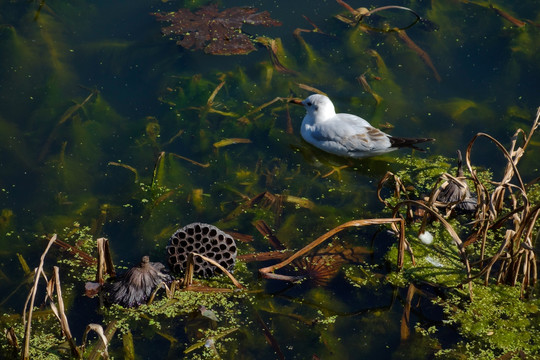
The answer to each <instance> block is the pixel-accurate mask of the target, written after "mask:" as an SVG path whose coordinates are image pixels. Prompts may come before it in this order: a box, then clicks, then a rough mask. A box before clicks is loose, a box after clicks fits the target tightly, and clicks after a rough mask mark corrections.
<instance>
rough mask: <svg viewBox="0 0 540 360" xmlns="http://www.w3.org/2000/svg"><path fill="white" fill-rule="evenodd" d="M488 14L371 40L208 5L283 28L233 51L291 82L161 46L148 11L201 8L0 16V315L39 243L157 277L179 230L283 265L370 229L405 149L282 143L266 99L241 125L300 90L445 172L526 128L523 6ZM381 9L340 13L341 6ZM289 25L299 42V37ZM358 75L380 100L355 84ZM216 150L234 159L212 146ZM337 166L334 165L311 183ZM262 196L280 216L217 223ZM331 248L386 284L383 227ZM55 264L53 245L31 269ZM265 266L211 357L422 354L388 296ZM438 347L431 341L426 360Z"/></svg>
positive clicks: (80, 324) (539, 40)
mask: <svg viewBox="0 0 540 360" xmlns="http://www.w3.org/2000/svg"><path fill="white" fill-rule="evenodd" d="M489 3H490V2H487V1H476V2H468V1H463V2H460V1H431V2H430V1H398V2H396V3H395V5H401V6H407V7H410V8H412V9H414V10H415V11H416V12H417V13H418V14H419V15H420V16H421V17H423V18H427V19H429V20H430V21H432V22H433V23H435V24H436V25H437V26H438V30H436V31H428V30H429V29H426V28H425V27H423V26H422V24H420V23H416V24H413V23H414V21H415V17H414V16H413V15H412V14H411V13H408V12H406V11H396V10H392V11H386V12H381V13H378V14H377V15H380V17H375V16H374V17H373V18H370V19H369V21H368V22H367V24H368V25H370V26H371V27H372V28H374V30H373V31H370V32H365V31H362V28H360V27H358V26H350V25H349V24H347V23H345V22H343V21H340V20H339V19H337V18H336V17H335V16H336V15H343V16H349V15H350V13H349V12H348V11H347V10H345V8H343V7H342V6H340V5H339V4H338V3H337V2H335V1H330V0H328V1H304V0H298V1H289V2H285V1H257V2H249V1H247V2H241V1H220V2H218V4H219V8H220V9H224V8H230V7H233V6H240V5H242V6H243V5H248V6H255V7H257V8H258V9H259V11H263V10H267V11H269V12H270V14H271V17H272V18H274V19H277V20H279V21H281V22H282V25H281V26H278V27H263V26H250V25H245V26H244V27H243V30H244V32H245V33H247V34H249V35H250V37H251V39H255V38H256V37H257V36H263V35H264V36H266V37H268V38H274V39H278V38H279V39H280V40H281V44H282V51H280V52H278V57H279V59H280V61H281V63H282V65H283V66H285V67H286V68H287V69H289V70H291V71H290V72H280V71H278V69H277V68H276V67H275V66H273V65H272V62H271V55H270V53H269V51H268V50H267V49H266V48H265V47H264V46H262V45H261V44H260V43H255V47H256V49H257V50H256V51H253V52H251V53H250V54H248V55H237V56H220V55H209V54H205V53H204V52H203V51H193V50H186V49H184V48H182V47H180V46H177V45H176V44H175V41H173V40H171V39H169V38H168V37H166V36H162V35H161V31H160V28H161V26H164V25H165V24H163V23H159V22H157V21H156V19H155V17H154V16H152V15H151V14H150V13H153V12H159V11H162V12H167V11H175V10H177V9H180V8H184V7H189V8H192V9H197V8H198V7H199V6H202V5H204V4H205V2H204V1H163V2H162V1H130V2H118V1H112V2H111V1H92V2H90V1H83V0H75V1H70V2H66V1H53V0H50V1H44V2H43V3H40V2H38V1H15V0H11V1H7V0H0V211H1V212H2V213H1V222H0V277H1V279H2V281H1V282H0V292H1V293H2V294H3V295H2V296H1V297H0V301H1V307H0V309H1V310H2V312H3V313H9V314H20V313H21V312H22V308H23V303H24V301H25V299H26V296H27V294H28V291H29V289H30V284H29V283H24V272H23V270H22V269H21V265H20V262H19V260H18V257H17V255H16V254H22V256H23V257H24V259H25V260H26V262H27V263H28V264H29V266H30V268H31V269H33V268H34V267H35V266H37V264H38V263H39V256H40V255H41V253H42V251H43V249H44V248H45V246H46V240H45V239H46V238H47V237H49V236H50V235H52V234H54V233H57V234H59V236H60V238H66V234H67V233H69V232H70V231H71V230H72V229H74V228H77V227H79V228H83V227H89V228H90V230H89V231H88V232H89V233H90V234H91V235H92V236H93V237H94V238H98V237H107V238H108V239H109V241H110V242H111V247H112V252H113V258H114V261H115V263H116V264H121V265H125V266H132V265H133V264H136V263H137V262H138V261H139V260H140V258H141V256H143V255H146V254H149V255H150V256H151V258H152V260H154V261H164V248H165V245H166V244H167V241H168V238H169V237H170V235H171V234H172V233H173V232H174V231H175V230H176V229H177V228H179V227H181V226H184V225H186V224H189V223H191V222H198V221H200V222H207V223H211V224H215V225H217V226H219V227H220V228H221V229H223V230H230V231H235V232H238V233H242V234H247V235H251V236H253V238H254V240H253V242H251V243H240V244H239V251H240V253H250V252H254V251H270V250H272V248H271V246H270V245H269V243H268V241H267V240H265V239H264V238H263V236H262V235H261V234H260V233H259V232H258V231H257V229H256V228H255V226H254V225H253V224H254V222H255V221H257V220H265V221H266V222H267V224H268V225H269V226H270V227H271V228H272V229H273V230H274V232H275V234H276V236H277V237H278V238H279V239H280V240H281V241H282V242H283V243H284V244H286V246H287V247H288V248H289V249H299V248H301V247H303V246H304V245H306V244H308V243H309V242H311V241H313V240H314V239H316V238H317V237H319V236H320V235H322V234H324V233H325V232H326V231H328V230H330V229H332V228H334V227H336V226H338V225H339V224H342V223H344V222H346V221H349V220H353V219H365V218H380V217H388V216H389V215H388V213H382V209H383V206H382V204H380V203H379V201H378V200H377V197H376V189H377V183H378V182H379V180H380V179H381V177H382V176H383V175H384V174H385V173H386V171H397V170H399V169H400V168H401V167H402V165H400V162H398V161H396V158H399V157H404V156H406V155H408V154H410V153H411V150H400V151H399V152H393V153H390V155H387V156H381V157H376V158H370V159H365V160H358V161H348V160H343V159H339V158H335V157H331V156H327V155H325V154H323V153H321V152H320V151H318V150H316V149H314V148H313V147H311V146H310V145H308V144H307V143H305V142H304V141H303V140H302V139H301V136H300V132H299V127H300V123H301V120H302V118H303V116H304V114H305V112H304V110H303V109H302V108H301V107H295V106H294V105H290V106H289V105H287V104H286V103H285V102H282V101H277V102H275V103H272V104H271V105H268V106H267V107H264V108H263V109H261V110H258V111H254V110H257V107H259V106H261V105H263V104H265V103H268V102H270V101H271V100H273V99H274V98H276V97H288V96H296V97H299V98H305V97H306V96H308V95H310V94H311V93H312V92H311V91H309V90H306V86H310V87H313V88H316V89H319V90H320V91H323V92H325V93H326V94H328V95H329V97H330V98H331V99H332V100H333V102H334V104H335V106H336V109H337V111H338V112H351V113H355V114H358V115H360V116H362V117H364V118H366V119H367V120H369V121H371V122H372V124H373V125H375V126H383V125H385V124H386V125H391V129H389V130H386V131H388V132H390V133H391V134H393V135H397V136H404V137H432V138H436V139H437V141H436V142H434V143H432V144H429V146H428V149H427V151H426V152H425V153H421V152H418V151H416V152H413V157H419V158H428V159H431V158H433V157H435V156H437V155H443V156H446V157H449V158H453V157H454V156H455V152H456V150H457V149H461V150H464V149H465V148H466V146H467V144H468V142H469V141H470V139H471V138H472V136H474V134H476V133H478V132H486V133H489V134H490V135H493V136H494V137H496V138H499V139H500V140H501V141H503V142H504V143H505V144H507V143H508V141H509V138H510V136H511V135H512V134H513V133H514V132H515V130H516V129H517V128H520V127H521V128H524V129H527V130H528V129H529V127H530V124H531V123H532V120H533V117H534V115H535V114H536V107H537V106H538V105H539V104H540V102H539V97H538V84H539V83H540V67H539V66H538V64H540V29H539V27H538V24H539V23H540V13H539V6H538V5H539V3H538V1H533V0H529V1H519V2H515V1H500V0H498V1H495V2H491V3H492V4H493V5H494V6H496V7H497V9H499V10H500V11H499V12H496V11H495V10H494V9H492V8H490V6H489ZM387 4H388V2H386V1H372V2H370V3H366V2H363V3H360V2H353V1H352V0H351V1H350V5H351V6H353V7H354V8H356V7H360V6H365V7H368V8H371V7H373V8H374V7H378V6H382V5H387ZM501 11H504V13H508V14H511V15H512V16H513V17H515V18H516V19H519V20H520V21H523V24H524V26H522V27H518V26H517V25H516V24H513V23H512V22H510V21H509V20H507V19H505V18H503V17H502V16H501ZM349 17H350V16H349ZM527 19H529V20H531V22H527ZM312 24H315V25H316V26H317V28H318V30H317V31H314V32H313V31H311V30H313V29H314V27H313V25H312ZM411 24H413V25H412V26H410V27H408V26H409V25H411ZM394 27H408V28H407V30H406V33H407V35H408V37H409V38H410V39H411V40H412V41H413V42H414V43H415V44H416V45H417V46H418V47H419V48H421V50H423V51H424V52H425V54H426V55H427V56H428V57H429V59H430V61H431V65H429V64H428V61H426V58H425V57H424V59H422V58H421V57H420V56H419V54H418V52H417V51H415V50H414V49H413V47H414V46H411V44H410V43H409V44H407V42H406V41H404V40H403V39H402V38H401V37H400V36H398V33H397V32H395V31H378V30H377V29H388V28H394ZM297 28H302V29H305V30H309V31H306V32H301V33H300V35H301V39H299V38H298V37H295V36H294V35H293V33H294V31H295V29H297ZM362 75H363V76H364V77H365V79H366V81H367V82H368V83H369V85H370V87H371V89H372V91H373V92H374V93H376V94H377V95H378V96H379V97H380V101H376V99H375V96H374V95H372V94H370V92H369V91H367V90H366V88H365V87H363V85H362V84H361V82H360V81H359V79H358V78H359V77H360V76H362ZM221 83H224V85H223V86H222V87H221V88H220V89H219V91H218V92H217V94H216V95H215V97H214V99H213V103H212V104H210V103H208V99H209V97H210V96H211V94H212V92H213V91H214V90H215V89H216V88H217V87H218V85H220V84H221ZM291 130H292V131H291ZM230 138H242V139H249V140H250V142H249V143H238V144H232V145H229V146H223V147H219V145H218V146H215V145H214V144H216V143H218V142H220V141H222V140H226V139H230ZM534 140H535V141H534ZM485 145H486V146H478V147H477V149H476V150H475V152H474V156H473V160H474V162H475V163H476V164H477V165H480V166H484V167H494V168H496V167H497V164H500V162H501V161H502V160H503V157H502V155H500V154H499V153H495V151H494V147H493V146H492V145H487V143H486V144H485ZM162 152H164V154H163V155H162V157H161V158H160V159H161V160H158V158H159V156H160V154H161V153H162ZM175 154H176V155H179V156H181V157H178V156H175ZM539 155H540V141H538V140H537V139H533V142H532V143H531V145H530V147H529V149H528V153H527V156H526V157H525V158H524V159H523V160H522V162H521V163H520V166H521V171H522V175H523V177H524V178H525V179H527V180H530V179H533V178H535V177H538V176H539V175H540V174H539V171H538V160H537V156H539ZM186 159H189V160H186ZM190 160H191V161H190ZM194 162H196V163H194ZM119 164H120V165H119ZM156 164H157V165H156ZM122 165H125V166H122ZM343 165H349V166H348V167H347V168H344V169H342V170H340V171H339V172H334V173H333V174H331V175H329V176H325V175H327V174H328V173H329V172H331V171H332V170H333V169H336V168H339V167H341V166H343ZM264 191H268V192H270V193H271V194H275V195H285V196H284V197H282V199H284V200H283V203H279V202H278V203H277V204H274V205H269V206H266V207H265V206H260V207H256V208H255V209H248V210H246V209H244V210H242V211H237V212H235V210H236V209H238V207H239V206H240V205H241V204H243V203H246V201H247V200H246V199H250V198H253V197H255V196H256V195H257V194H260V193H262V192H264ZM340 239H341V240H342V241H343V242H345V243H348V244H352V245H353V246H362V247H366V248H370V249H371V250H373V254H372V255H368V256H366V258H365V264H366V265H368V266H375V267H376V268H377V272H380V273H386V272H387V271H388V269H389V265H388V264H387V263H386V262H385V260H384V255H385V253H386V251H387V249H388V247H389V246H390V245H391V244H392V243H394V242H395V239H394V238H393V237H392V236H390V235H388V234H387V232H386V231H385V230H384V228H382V227H366V228H362V229H360V230H350V231H345V232H344V233H343V234H342V235H340ZM62 257H65V254H63V253H62V252H60V251H59V250H58V249H56V248H53V250H52V251H51V253H50V254H49V257H48V259H47V266H48V267H52V266H53V265H54V264H55V263H56V261H55V259H57V258H62ZM268 264H270V263H263V264H261V263H249V264H248V265H247V269H244V273H243V274H244V276H243V277H242V280H243V281H244V282H246V284H245V285H246V286H247V287H248V288H249V289H251V290H259V291H260V292H258V295H256V296H254V298H253V299H251V300H249V301H248V300H245V299H244V300H238V314H240V315H239V316H238V317H239V319H238V324H237V325H238V326H240V327H241V329H240V330H237V331H236V334H232V335H231V336H230V339H229V343H228V344H226V345H225V347H229V348H231V349H235V350H234V351H236V352H235V354H236V355H223V356H224V357H225V358H245V359H252V358H260V359H273V358H276V356H277V355H276V353H275V350H276V348H275V347H272V346H270V345H268V343H267V342H266V340H265V335H264V333H263V331H262V330H261V326H260V325H259V323H258V322H257V321H258V320H256V318H257V316H259V317H260V319H261V321H262V322H264V323H265V324H266V325H267V326H268V328H269V329H270V330H271V332H272V334H273V336H274V338H275V340H276V342H277V344H278V346H279V348H280V350H281V351H282V352H283V354H284V357H285V358H297V359H308V358H311V357H312V356H314V355H316V356H319V357H320V358H335V359H346V358H349V359H353V358H374V357H377V358H379V359H395V358H408V359H412V358H418V359H422V358H426V357H427V356H430V355H429V354H432V353H433V351H434V349H433V348H431V347H430V344H425V343H418V342H415V341H414V338H413V340H409V341H401V338H400V319H401V316H402V313H403V303H404V297H405V295H406V288H404V289H402V288H394V287H392V286H390V285H382V286H369V285H366V286H353V285H352V284H351V281H349V280H347V277H346V276H345V274H344V272H343V271H342V272H340V273H339V274H338V275H337V276H336V277H335V278H334V279H333V280H331V282H330V283H329V284H328V285H327V286H323V287H317V286H313V284H309V283H302V284H301V285H298V286H289V285H288V284H286V283H283V282H279V281H269V280H262V279H259V278H258V277H257V269H258V268H260V267H262V266H263V265H264V266H266V265H268ZM60 266H62V265H60ZM246 274H252V275H246ZM66 281H68V282H69V279H66ZM21 283H23V285H22V286H20V284H21ZM83 292H84V284H82V283H81V284H75V291H74V292H73V295H72V296H73V297H72V300H71V301H70V308H69V311H68V318H69V319H70V322H71V323H72V330H73V333H74V336H75V337H76V338H78V339H80V338H81V337H82V333H83V331H84V328H85V326H86V324H87V323H89V322H96V323H100V322H102V321H103V318H102V316H101V315H100V313H99V310H98V308H99V304H98V301H97V300H96V299H88V298H85V297H83V296H82V295H81V294H82V293H83ZM38 298H40V297H39V296H38ZM422 301H423V302H424V304H423V306H421V307H420V308H418V310H417V311H416V312H415V313H413V314H412V315H411V323H412V324H414V323H417V322H419V323H421V324H423V326H425V327H429V326H431V325H441V324H442V323H441V320H442V314H441V310H440V309H438V308H437V307H435V306H432V305H430V302H429V301H428V300H425V299H424V300H422ZM252 303H254V304H255V305H253V304H252ZM250 304H252V305H250ZM246 309H247V310H246ZM253 309H257V314H258V315H254V310H253ZM420 309H421V310H420ZM216 311H218V310H217V309H216ZM233 312H234V311H233ZM291 314H292V315H294V316H291ZM295 316H296V317H295ZM299 317H301V318H302V319H317V321H318V322H317V323H316V324H315V325H314V324H306V323H305V322H303V321H301V320H299ZM182 321H183V320H178V323H176V324H175V323H174V322H172V321H171V322H169V323H168V324H167V329H166V330H164V331H163V332H165V333H167V334H169V335H170V336H172V337H175V338H176V339H177V340H178V344H176V345H174V346H171V343H170V341H169V340H167V338H166V337H164V336H162V335H160V334H159V332H157V331H152V330H151V329H149V328H147V323H144V321H142V322H141V323H139V324H138V325H137V324H135V325H133V324H132V332H133V336H134V338H135V339H136V341H135V350H136V354H137V356H138V358H153V359H155V358H166V357H169V358H179V357H182V356H183V355H182V354H183V353H182V351H183V350H184V349H185V346H184V343H187V342H188V341H187V339H186V336H185V335H184V333H183V331H184V330H183V329H184V325H183V323H182ZM325 322H327V323H325ZM178 324H180V325H178ZM104 325H106V324H104ZM2 331H3V330H2ZM457 339H458V337H457V335H456V334H455V333H454V332H453V331H452V329H450V328H444V327H442V328H441V330H440V333H439V340H440V341H441V343H442V344H443V345H444V346H451V344H452V343H453V342H455V341H457ZM111 349H112V351H113V353H114V351H116V357H117V358H121V357H122V356H123V355H122V340H121V339H120V338H118V337H115V338H114V340H113V343H112V344H111ZM231 351H232V350H231ZM186 356H187V358H190V357H191V355H186Z"/></svg>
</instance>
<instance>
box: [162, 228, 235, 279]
mask: <svg viewBox="0 0 540 360" xmlns="http://www.w3.org/2000/svg"><path fill="white" fill-rule="evenodd" d="M192 252H194V253H197V254H200V255H203V256H206V257H207V258H210V259H212V260H215V261H216V262H217V263H219V264H220V265H221V266H223V267H224V268H225V269H227V270H229V271H230V270H231V269H232V268H233V267H234V263H235V261H236V243H235V242H234V239H233V238H232V237H231V236H230V235H228V234H226V233H224V232H223V231H221V230H220V229H218V228H217V227H215V226H213V225H210V224H204V223H192V224H189V225H186V226H184V227H183V228H181V229H179V230H177V231H176V232H175V233H174V234H173V235H172V236H171V238H170V239H169V244H168V245H167V262H168V263H169V267H170V269H171V271H172V272H173V273H175V274H182V273H184V271H185V270H186V267H187V260H188V255H189V254H190V253H192ZM193 261H194V268H193V272H194V274H195V275H196V276H199V277H210V276H213V275H215V274H220V273H221V270H219V269H218V268H217V266H215V265H212V264H210V263H209V262H207V261H206V260H203V259H202V258H200V257H198V256H195V257H194V258H193Z"/></svg>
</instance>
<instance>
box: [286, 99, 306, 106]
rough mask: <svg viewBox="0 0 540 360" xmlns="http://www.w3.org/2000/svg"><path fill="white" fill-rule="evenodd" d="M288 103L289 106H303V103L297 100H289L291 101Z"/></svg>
mask: <svg viewBox="0 0 540 360" xmlns="http://www.w3.org/2000/svg"><path fill="white" fill-rule="evenodd" d="M289 102H290V103H291V104H296V105H300V106H304V103H303V102H302V100H299V99H291V100H289Z"/></svg>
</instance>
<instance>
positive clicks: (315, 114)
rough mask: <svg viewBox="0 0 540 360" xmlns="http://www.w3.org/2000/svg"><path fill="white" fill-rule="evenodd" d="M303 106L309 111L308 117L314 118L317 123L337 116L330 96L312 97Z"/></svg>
mask: <svg viewBox="0 0 540 360" xmlns="http://www.w3.org/2000/svg"><path fill="white" fill-rule="evenodd" d="M302 105H303V106H304V108H305V109H306V111H307V115H306V116H308V117H312V118H313V119H314V120H315V121H316V122H317V121H325V120H328V119H330V118H332V117H334V116H336V109H335V108H334V104H332V101H330V99H329V98H328V96H324V95H320V94H313V95H310V96H308V97H307V98H306V99H305V100H304V101H302Z"/></svg>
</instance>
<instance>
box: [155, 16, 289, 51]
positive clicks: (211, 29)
mask: <svg viewBox="0 0 540 360" xmlns="http://www.w3.org/2000/svg"><path fill="white" fill-rule="evenodd" d="M152 15H154V16H155V17H156V19H157V20H158V21H164V22H169V23H170V25H168V26H166V27H164V28H162V29H161V30H162V33H163V35H167V36H171V37H177V38H179V39H178V40H177V41H176V43H177V44H178V45H180V46H182V47H184V48H186V49H190V48H194V49H195V50H204V52H205V53H207V54H213V55H241V54H248V53H250V52H252V51H253V50H255V46H254V45H253V42H252V40H251V39H250V38H249V36H248V35H247V34H245V33H244V32H242V25H244V24H250V25H263V26H279V25H281V23H280V22H279V21H277V20H274V19H272V18H271V17H270V14H269V13H268V11H263V12H259V13H258V12H257V9H255V8H248V7H233V8H229V9H225V10H223V11H221V12H220V11H219V10H218V7H217V5H208V6H204V7H202V8H200V9H199V10H197V11H195V12H194V13H193V12H191V11H190V10H189V9H180V10H178V11H176V12H171V13H153V14H152Z"/></svg>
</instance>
